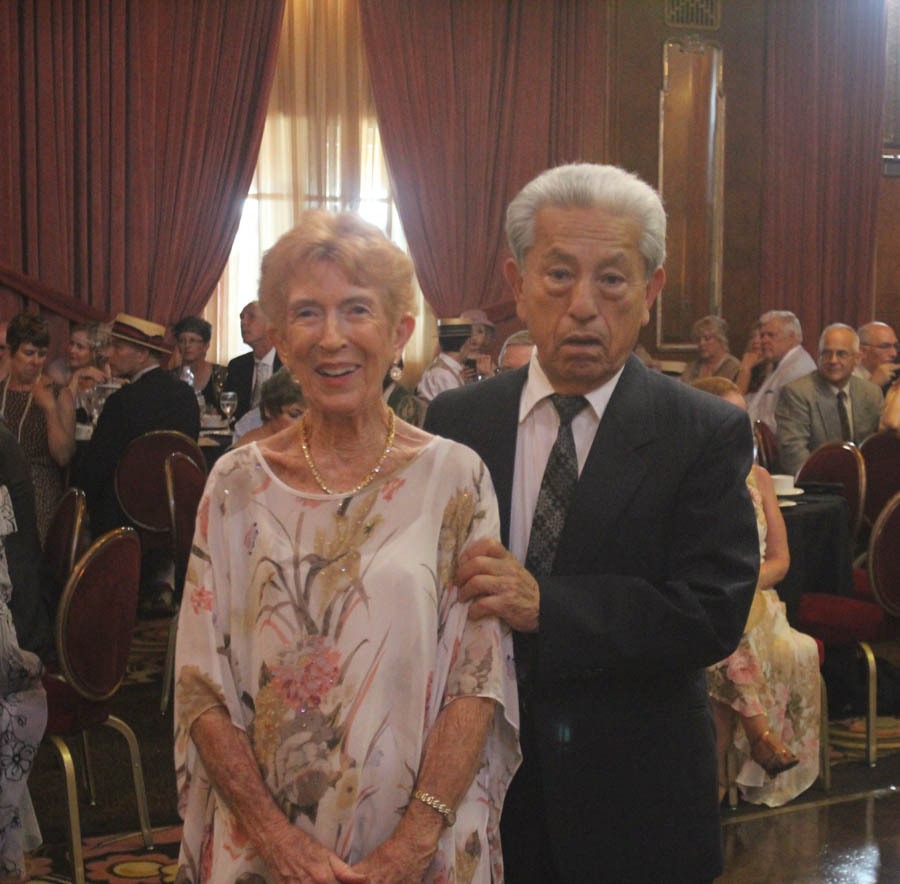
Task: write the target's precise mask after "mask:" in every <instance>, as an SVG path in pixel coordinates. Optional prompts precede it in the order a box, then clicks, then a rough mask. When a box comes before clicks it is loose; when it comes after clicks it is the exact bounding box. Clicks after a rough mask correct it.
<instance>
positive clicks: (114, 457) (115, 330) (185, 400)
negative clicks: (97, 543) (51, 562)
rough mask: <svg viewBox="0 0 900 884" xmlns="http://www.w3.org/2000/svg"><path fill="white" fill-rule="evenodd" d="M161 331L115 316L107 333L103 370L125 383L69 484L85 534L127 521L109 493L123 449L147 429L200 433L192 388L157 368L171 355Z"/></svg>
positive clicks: (110, 403)
mask: <svg viewBox="0 0 900 884" xmlns="http://www.w3.org/2000/svg"><path fill="white" fill-rule="evenodd" d="M165 333H166V330H165V328H164V327H163V326H161V325H157V324H156V323H155V322H147V320H145V319H139V318H138V317H136V316H129V315H128V314H126V313H120V314H119V315H118V316H117V317H116V319H115V322H114V323H113V326H112V329H111V331H110V337H111V338H112V342H111V344H110V348H109V366H110V369H111V370H112V373H113V374H114V375H116V376H117V377H121V378H127V379H128V380H129V381H130V383H128V384H125V385H124V386H123V387H122V388H121V389H120V390H117V391H116V392H115V393H113V394H111V395H110V397H109V398H108V399H107V400H106V404H105V405H104V406H103V411H102V412H101V414H100V419H99V420H98V421H97V428H96V429H95V430H94V434H93V436H92V437H91V441H90V444H89V445H88V449H87V451H86V452H85V453H84V456H83V457H80V458H79V467H78V470H77V474H76V475H75V476H74V477H73V484H74V485H78V486H79V487H80V488H82V489H83V490H84V493H85V494H86V495H87V503H88V512H89V513H90V517H91V532H92V533H93V535H94V537H99V536H100V535H101V534H103V533H105V532H106V531H109V530H111V529H112V528H117V527H118V526H119V525H127V524H128V520H127V519H126V518H125V514H124V513H123V512H122V510H121V508H120V507H119V502H118V500H117V499H116V491H115V483H114V479H115V474H116V465H117V464H118V462H119V456H120V455H121V454H122V452H123V451H124V449H125V446H126V445H127V444H128V443H129V442H131V440H132V439H136V438H137V437H138V436H140V435H143V434H144V433H148V432H150V430H179V431H180V432H182V433H184V434H185V435H187V436H190V437H191V438H192V439H196V438H197V436H198V435H199V433H200V409H199V407H198V405H197V397H196V396H195V395H194V391H193V389H192V388H191V387H190V386H188V384H186V383H184V382H183V381H180V380H178V379H177V378H175V377H173V376H172V375H171V374H169V372H167V371H164V370H163V369H162V368H161V367H160V361H161V360H162V358H163V356H167V355H168V354H169V353H171V350H170V349H169V348H168V347H167V346H166V344H165V342H164V341H163V336H164V335H165Z"/></svg>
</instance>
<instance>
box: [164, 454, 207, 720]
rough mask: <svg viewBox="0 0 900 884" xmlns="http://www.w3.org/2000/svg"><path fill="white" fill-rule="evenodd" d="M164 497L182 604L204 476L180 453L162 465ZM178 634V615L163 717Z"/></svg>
mask: <svg viewBox="0 0 900 884" xmlns="http://www.w3.org/2000/svg"><path fill="white" fill-rule="evenodd" d="M165 474H166V496H167V498H168V504H169V525H170V531H171V534H172V558H173V559H174V561H175V598H176V599H177V600H178V601H179V603H180V600H181V594H182V592H183V591H184V578H185V575H186V574H187V566H188V559H189V558H190V557H191V543H192V541H193V539H194V523H195V521H196V520H197V508H198V507H199V506H200V498H201V497H203V486H204V485H205V483H206V476H205V475H204V474H203V471H202V470H201V469H200V468H199V467H198V466H197V464H195V463H194V462H193V461H192V460H191V459H190V458H189V457H187V456H186V455H184V454H182V453H181V452H180V451H175V452H173V453H172V454H170V455H169V456H168V457H167V458H166V461H165ZM177 633H178V614H177V613H176V614H175V615H174V616H173V617H172V621H171V623H170V624H169V641H168V646H167V648H166V662H165V666H164V667H163V690H162V697H161V699H160V703H159V711H160V712H161V713H163V715H165V712H166V709H167V708H168V706H169V696H170V694H171V691H172V680H173V676H174V671H175V637H176V635H177Z"/></svg>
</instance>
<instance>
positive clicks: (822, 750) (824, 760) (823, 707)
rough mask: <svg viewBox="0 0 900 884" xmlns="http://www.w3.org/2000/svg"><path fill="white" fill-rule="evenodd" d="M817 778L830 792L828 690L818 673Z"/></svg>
mask: <svg viewBox="0 0 900 884" xmlns="http://www.w3.org/2000/svg"><path fill="white" fill-rule="evenodd" d="M819 691H820V695H821V699H820V701H819V702H820V706H819V778H820V779H821V780H822V788H823V789H824V790H825V791H826V792H830V791H831V732H830V731H829V730H828V689H827V688H826V686H825V679H824V678H822V674H821V673H819Z"/></svg>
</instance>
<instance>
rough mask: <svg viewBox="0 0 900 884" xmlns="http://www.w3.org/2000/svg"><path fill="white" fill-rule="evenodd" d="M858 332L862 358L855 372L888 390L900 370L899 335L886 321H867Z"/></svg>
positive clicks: (858, 375)
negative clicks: (899, 356)
mask: <svg viewBox="0 0 900 884" xmlns="http://www.w3.org/2000/svg"><path fill="white" fill-rule="evenodd" d="M858 334H859V355H860V359H859V365H857V366H856V369H855V370H854V372H853V373H854V374H855V375H856V376H857V377H860V378H863V379H864V380H867V381H871V382H872V383H873V384H877V385H878V386H879V387H881V389H882V390H884V391H885V392H886V391H887V387H888V385H889V384H890V383H891V381H893V380H895V377H896V372H898V371H900V362H898V361H897V335H896V334H895V333H894V330H893V329H892V328H891V327H890V326H889V325H888V324H887V323H886V322H867V323H866V324H865V325H863V326H860V328H859V331H858Z"/></svg>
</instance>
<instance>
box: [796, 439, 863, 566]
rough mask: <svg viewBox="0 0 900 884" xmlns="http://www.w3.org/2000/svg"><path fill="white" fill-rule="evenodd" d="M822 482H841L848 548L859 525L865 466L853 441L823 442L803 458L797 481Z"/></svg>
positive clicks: (836, 483) (861, 513)
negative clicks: (847, 520)
mask: <svg viewBox="0 0 900 884" xmlns="http://www.w3.org/2000/svg"><path fill="white" fill-rule="evenodd" d="M810 482H825V483H829V484H834V485H840V486H841V487H842V488H843V493H844V497H845V498H846V500H847V505H848V506H849V507H850V549H851V550H852V549H853V547H854V544H855V543H856V535H857V533H858V532H859V528H860V525H861V524H862V518H863V512H864V508H865V502H866V465H865V462H864V461H863V456H862V454H861V453H860V450H859V449H858V448H857V447H856V446H855V445H854V444H853V443H852V442H826V443H825V444H824V445H820V446H819V447H818V448H817V449H816V450H815V451H814V452H813V453H812V454H810V456H809V457H808V458H807V459H806V460H805V461H804V463H803V466H801V467H800V471H799V472H798V473H797V479H796V484H797V485H798V486H803V485H804V484H805V483H810Z"/></svg>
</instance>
